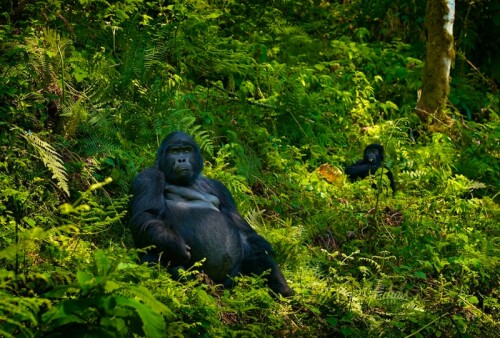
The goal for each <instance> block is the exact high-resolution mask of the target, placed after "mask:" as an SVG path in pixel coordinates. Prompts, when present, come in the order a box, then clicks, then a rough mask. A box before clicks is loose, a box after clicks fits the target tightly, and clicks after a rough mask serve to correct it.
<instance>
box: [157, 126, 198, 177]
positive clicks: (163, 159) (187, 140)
mask: <svg viewBox="0 0 500 338" xmlns="http://www.w3.org/2000/svg"><path fill="white" fill-rule="evenodd" d="M157 163H158V166H159V168H160V170H161V171H163V173H164V174H165V178H166V179H167V181H168V182H169V183H172V184H176V185H183V186H186V185H189V184H191V183H192V182H194V181H195V180H196V178H198V176H199V175H200V172H201V170H202V168H203V158H202V157H201V154H200V149H199V148H198V146H197V144H196V143H195V142H194V140H193V139H192V138H191V137H190V136H189V135H187V134H184V133H181V132H173V133H171V134H170V135H169V136H167V137H166V138H165V140H164V141H163V142H162V144H161V145H160V149H159V150H158V154H157Z"/></svg>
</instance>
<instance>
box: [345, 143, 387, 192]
mask: <svg viewBox="0 0 500 338" xmlns="http://www.w3.org/2000/svg"><path fill="white" fill-rule="evenodd" d="M383 161H384V147H383V146H381V145H380V144H377V143H372V144H370V145H368V146H367V147H366V148H365V151H364V155H363V159H362V160H359V161H357V162H356V163H354V164H353V165H350V166H348V167H347V168H346V170H345V173H346V174H347V177H349V179H350V180H351V181H355V180H357V179H358V178H359V179H364V178H365V177H367V176H368V175H375V173H376V171H377V169H378V168H380V167H383V168H385V169H386V170H387V171H386V175H387V178H389V182H390V185H391V189H392V192H393V193H395V192H396V184H395V183H394V176H393V174H392V172H391V170H390V169H389V168H387V167H386V166H384V165H383Z"/></svg>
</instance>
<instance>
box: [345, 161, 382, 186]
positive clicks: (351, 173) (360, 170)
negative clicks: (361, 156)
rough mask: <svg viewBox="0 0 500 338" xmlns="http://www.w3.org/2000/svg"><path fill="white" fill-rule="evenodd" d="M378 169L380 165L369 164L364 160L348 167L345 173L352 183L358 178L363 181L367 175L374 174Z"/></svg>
mask: <svg viewBox="0 0 500 338" xmlns="http://www.w3.org/2000/svg"><path fill="white" fill-rule="evenodd" d="M379 167H380V164H371V163H366V162H365V161H364V160H360V161H358V162H356V163H354V164H353V165H350V166H348V167H347V168H346V170H345V173H346V174H347V176H348V177H349V178H350V179H351V180H352V181H355V180H356V179H358V178H360V179H363V178H365V177H366V176H368V175H369V174H372V175H373V174H375V172H376V171H377V169H378V168H379Z"/></svg>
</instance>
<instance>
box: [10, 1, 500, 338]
mask: <svg viewBox="0 0 500 338" xmlns="http://www.w3.org/2000/svg"><path fill="white" fill-rule="evenodd" d="M1 6H2V7H1V13H0V14H1V17H0V50H1V53H0V75H1V78H2V81H1V82H0V102H1V105H0V183H1V184H0V225H1V227H2V233H1V234H0V336H5V337H13V336H20V337H25V336H26V337H31V336H40V337H46V336H50V337H59V336H64V335H65V334H68V335H71V336H81V337H84V336H85V337H131V336H146V337H163V336H165V337H169V336H179V337H181V336H205V337H266V336H268V337H271V336H272V337H280V336H287V337H327V336H328V337H330V336H342V335H344V336H359V337H366V336H390V337H392V336H394V337H404V336H415V337H429V336H446V337H450V336H461V337H471V336H472V337H474V336H483V337H493V336H495V335H496V334H497V332H498V330H499V329H500V325H499V324H498V323H499V321H500V302H499V298H500V289H499V280H500V269H499V268H498V266H499V264H500V248H499V243H500V228H499V220H500V208H499V204H498V203H499V201H500V195H499V194H498V191H499V186H500V176H499V175H498V173H499V172H500V128H499V126H500V118H499V112H500V96H499V92H498V83H499V81H500V58H499V55H500V52H499V50H498V45H499V44H500V41H499V36H500V34H498V32H499V31H500V19H499V18H500V16H499V10H500V5H498V4H497V2H494V1H489V0H482V1H462V2H457V20H456V22H455V32H456V36H455V40H456V43H457V45H456V50H457V57H456V62H455V65H454V68H453V70H452V83H451V94H450V102H449V114H450V117H452V118H453V120H454V122H455V123H454V125H453V126H450V129H449V132H448V133H430V132H428V131H426V128H425V126H423V125H421V124H420V122H419V119H418V118H417V117H416V115H415V112H414V107H415V104H416V100H417V95H418V94H417V92H418V90H419V88H420V86H421V80H420V79H421V76H422V74H421V71H422V68H423V64H422V61H421V60H422V59H423V55H424V48H425V43H424V41H423V37H424V36H425V34H423V27H424V25H423V18H424V16H425V13H424V10H425V2H424V1H422V0H412V1H411V0H405V1H399V2H394V1H387V0H376V1H372V2H369V1H368V2H367V1H361V0H353V1H349V2H344V3H342V1H326V0H310V1H301V0H275V1H239V0H214V1H209V0H172V1H163V0H126V1H124V0H116V1H115V0H112V1H89V0H53V1H39V0H20V1H3V2H2V3H1ZM495 32H496V33H495ZM479 50H481V53H479ZM177 129H179V130H183V131H185V132H188V133H191V134H192V135H194V136H195V138H196V140H197V141H198V142H199V143H200V144H201V146H202V150H203V151H204V155H205V159H206V164H205V172H204V173H205V175H206V176H209V177H212V178H216V179H219V180H221V181H222V182H223V183H224V184H226V185H227V186H228V187H229V189H230V190H231V192H232V193H233V194H234V197H235V199H236V201H237V202H238V205H239V208H240V211H241V213H242V214H243V215H245V216H246V218H247V219H248V221H249V222H250V224H251V225H252V226H253V227H254V228H256V229H257V231H258V232H259V233H261V234H262V235H263V236H264V237H266V238H267V239H268V240H269V241H270V242H271V243H272V244H273V246H274V248H275V250H276V252H277V257H276V258H277V260H278V261H279V263H280V265H281V266H282V268H283V272H284V274H285V276H286V277H287V279H288V280H289V282H290V285H291V286H292V287H293V288H294V289H295V291H296V293H297V295H296V296H295V297H293V298H290V299H279V298H277V297H273V296H272V295H270V293H269V290H268V289H267V288H265V287H264V284H263V281H262V279H261V277H260V276H253V277H241V278H239V280H238V283H237V286H236V287H235V288H234V289H231V290H222V289H220V288H219V287H218V286H217V285H212V284H211V283H210V282H209V281H207V280H206V279H205V278H204V276H203V275H202V274H200V273H198V272H197V271H196V270H195V269H193V270H192V271H188V272H187V274H189V275H191V276H193V277H194V278H189V279H187V281H186V282H179V281H175V280H172V279H171V278H170V276H169V275H168V274H167V273H166V272H165V271H164V270H163V269H161V268H150V267H146V266H141V265H138V264H137V256H138V252H137V250H136V249H134V248H133V242H132V239H131V236H130V233H129V231H128V229H127V222H128V219H127V217H128V216H127V203H128V200H129V197H130V196H129V195H128V193H129V186H130V182H131V180H132V178H133V177H134V175H135V174H136V173H137V172H138V171H140V170H142V169H143V168H145V167H146V166H149V165H151V164H152V162H153V156H154V153H155V150H156V148H157V146H158V145H159V142H160V141H161V139H162V138H163V137H164V136H166V135H167V134H168V133H169V132H170V131H173V130H177ZM372 142H379V143H382V144H383V145H384V147H385V148H386V152H387V154H386V157H387V158H386V165H387V166H388V167H390V168H391V170H392V171H393V172H394V174H395V176H396V183H397V188H398V192H397V193H396V195H395V196H392V194H390V192H389V191H388V189H387V185H385V184H380V183H379V184H377V186H378V189H373V188H372V182H370V181H369V180H364V181H360V182H355V183H350V182H347V181H346V178H345V175H343V174H342V170H343V167H344V166H345V165H346V164H350V163H352V162H354V161H355V160H357V159H358V158H359V157H360V155H361V154H362V150H363V147H364V146H365V145H367V144H369V143H372ZM380 177H382V176H377V177H376V178H375V179H377V180H378V179H381V180H382V178H380ZM382 183H383V182H382Z"/></svg>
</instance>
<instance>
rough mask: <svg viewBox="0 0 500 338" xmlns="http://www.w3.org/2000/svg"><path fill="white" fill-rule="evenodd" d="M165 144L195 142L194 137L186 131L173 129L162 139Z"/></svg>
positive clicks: (191, 143) (190, 143)
mask: <svg viewBox="0 0 500 338" xmlns="http://www.w3.org/2000/svg"><path fill="white" fill-rule="evenodd" d="M163 143H165V144H166V145H177V144H189V145H193V144H195V142H194V139H193V138H192V137H191V136H189V135H188V134H186V133H183V132H181V131H174V132H171V133H170V134H168V136H167V137H165V140H164V141H163Z"/></svg>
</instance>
